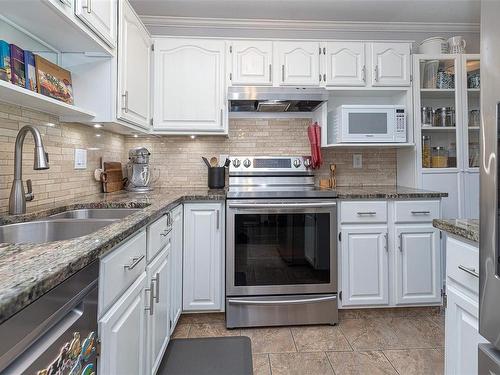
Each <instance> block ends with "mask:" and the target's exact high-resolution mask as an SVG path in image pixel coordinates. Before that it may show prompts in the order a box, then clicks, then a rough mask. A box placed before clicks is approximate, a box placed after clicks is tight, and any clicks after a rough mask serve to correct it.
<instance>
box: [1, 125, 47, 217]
mask: <svg viewBox="0 0 500 375" xmlns="http://www.w3.org/2000/svg"><path fill="white" fill-rule="evenodd" d="M28 131H29V132H31V134H32V135H33V138H34V140H35V162H34V165H33V169H34V170H42V169H49V154H47V153H46V152H45V148H44V146H43V141H42V136H41V134H40V131H39V130H38V129H37V128H35V127H34V126H32V125H26V126H23V127H22V128H21V130H19V133H18V134H17V138H16V148H15V151H14V181H13V182H12V189H11V190H10V198H9V214H11V215H19V214H24V213H26V201H32V200H33V198H35V195H34V194H33V188H32V184H31V180H27V181H26V186H27V187H28V193H25V192H24V184H23V180H22V174H23V165H22V164H23V143H24V139H25V138H26V134H27V133H28Z"/></svg>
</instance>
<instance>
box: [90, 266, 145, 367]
mask: <svg viewBox="0 0 500 375" xmlns="http://www.w3.org/2000/svg"><path fill="white" fill-rule="evenodd" d="M146 282H147V277H146V272H143V273H142V274H141V276H139V277H138V279H137V280H136V281H135V282H134V284H132V286H131V287H130V288H129V289H127V290H126V291H125V293H123V295H122V297H121V298H120V299H119V300H118V301H117V302H116V303H115V304H114V305H113V306H112V307H111V308H110V309H109V311H108V312H107V313H106V315H104V317H102V318H101V319H100V320H99V334H100V338H101V355H100V356H99V373H100V374H109V375H126V374H130V375H132V374H143V373H144V371H145V366H146V363H145V358H146V319H147V318H146V311H145V307H146V302H145V298H146V292H145V288H146Z"/></svg>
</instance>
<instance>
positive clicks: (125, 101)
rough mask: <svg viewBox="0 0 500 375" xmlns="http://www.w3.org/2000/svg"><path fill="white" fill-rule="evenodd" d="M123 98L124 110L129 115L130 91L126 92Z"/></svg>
mask: <svg viewBox="0 0 500 375" xmlns="http://www.w3.org/2000/svg"><path fill="white" fill-rule="evenodd" d="M122 98H123V100H124V105H123V107H122V109H123V110H124V111H125V113H128V90H126V91H125V93H124V94H122Z"/></svg>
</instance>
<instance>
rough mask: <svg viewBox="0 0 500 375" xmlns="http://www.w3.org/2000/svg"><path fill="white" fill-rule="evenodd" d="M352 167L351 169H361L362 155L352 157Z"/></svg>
mask: <svg viewBox="0 0 500 375" xmlns="http://www.w3.org/2000/svg"><path fill="white" fill-rule="evenodd" d="M352 167H353V168H363V155H362V154H354V155H352Z"/></svg>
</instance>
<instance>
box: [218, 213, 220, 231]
mask: <svg viewBox="0 0 500 375" xmlns="http://www.w3.org/2000/svg"><path fill="white" fill-rule="evenodd" d="M219 226H220V224H219V210H217V229H219Z"/></svg>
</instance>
